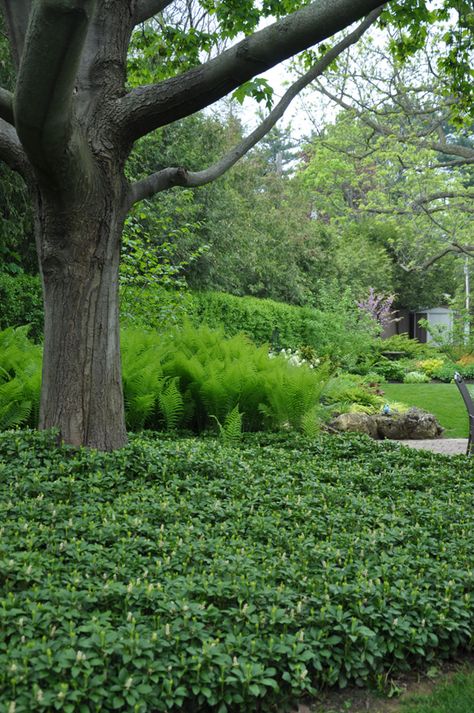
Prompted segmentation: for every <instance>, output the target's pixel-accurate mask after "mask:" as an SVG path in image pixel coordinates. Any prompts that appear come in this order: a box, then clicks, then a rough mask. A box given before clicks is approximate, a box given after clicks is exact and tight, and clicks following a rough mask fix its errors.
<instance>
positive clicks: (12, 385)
mask: <svg viewBox="0 0 474 713" xmlns="http://www.w3.org/2000/svg"><path fill="white" fill-rule="evenodd" d="M31 409H32V402H31V401H29V400H28V399H26V398H25V397H24V393H23V383H22V382H21V380H20V379H19V378H18V377H16V378H14V379H11V381H7V382H6V383H5V384H1V385H0V430H2V431H3V430H6V429H8V428H16V427H17V426H23V425H26V424H27V422H28V419H29V417H30V414H31Z"/></svg>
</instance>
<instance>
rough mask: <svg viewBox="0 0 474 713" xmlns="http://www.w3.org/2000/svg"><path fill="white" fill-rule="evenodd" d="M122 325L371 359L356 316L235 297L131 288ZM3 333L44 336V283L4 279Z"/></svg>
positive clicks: (0, 281)
mask: <svg viewBox="0 0 474 713" xmlns="http://www.w3.org/2000/svg"><path fill="white" fill-rule="evenodd" d="M121 302H122V313H123V314H122V317H123V322H124V324H126V325H127V324H129V325H135V326H143V327H146V328H147V329H150V328H152V329H169V328H170V326H176V325H179V324H183V323H184V322H186V320H189V321H191V322H192V323H193V324H195V325H200V324H206V325H207V326H209V327H211V328H222V329H224V332H225V333H226V334H227V335H228V336H233V335H235V334H238V333H241V332H243V333H244V334H246V335H247V336H249V337H250V338H251V339H252V340H253V341H254V342H255V343H256V344H264V343H266V344H271V343H272V342H273V345H274V346H275V347H278V348H289V349H298V348H300V347H302V346H310V347H312V348H313V349H315V350H316V352H317V354H318V355H319V356H327V357H329V358H330V359H331V360H332V362H333V363H334V364H336V365H338V364H340V365H342V366H345V367H348V368H351V367H353V366H354V365H355V364H356V363H357V362H358V360H359V359H361V358H363V357H364V356H366V355H368V354H369V353H370V350H371V347H372V345H373V339H372V337H371V336H370V335H369V333H368V331H367V328H366V325H364V323H363V321H360V320H359V319H358V317H357V313H356V311H354V313H353V314H348V313H347V312H345V311H344V310H343V309H341V311H340V312H324V311H321V310H317V309H313V308H311V307H295V306H291V305H287V304H284V303H281V302H275V301H273V300H267V299H259V298H256V297H235V296H234V295H229V294H226V293H223V292H185V293H184V294H180V293H179V292H173V291H166V290H159V291H155V292H148V293H147V291H146V290H143V289H132V288H129V287H127V288H126V289H125V290H123V293H122V299H121ZM0 303H1V305H2V308H1V313H0V328H2V329H5V328H6V327H10V326H19V325H22V324H30V325H31V332H30V333H31V336H32V337H33V338H35V339H38V338H39V337H40V336H41V335H42V331H43V306H42V296H41V285H40V280H39V278H37V277H31V276H28V275H21V276H19V277H11V276H10V275H0Z"/></svg>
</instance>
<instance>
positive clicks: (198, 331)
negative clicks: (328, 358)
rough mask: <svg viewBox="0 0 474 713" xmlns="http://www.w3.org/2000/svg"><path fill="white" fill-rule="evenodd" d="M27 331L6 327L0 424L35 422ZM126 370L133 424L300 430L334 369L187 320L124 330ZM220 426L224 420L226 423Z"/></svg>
mask: <svg viewBox="0 0 474 713" xmlns="http://www.w3.org/2000/svg"><path fill="white" fill-rule="evenodd" d="M26 330H27V328H26V327H24V328H20V329H17V330H13V329H7V330H5V331H4V332H0V366H1V367H2V371H1V372H0V378H2V380H3V381H4V382H5V383H3V384H1V383H0V419H2V420H1V421H0V428H3V429H5V428H11V427H13V426H17V425H31V426H35V425H36V424H37V417H38V402H39V392H40V381H41V349H40V348H39V347H36V346H35V345H33V344H32V343H31V342H29V340H28V338H27V336H26ZM122 371H123V390H124V399H125V417H126V423H127V427H128V428H129V429H130V430H132V431H139V430H142V429H143V428H148V429H150V428H151V429H157V428H166V429H167V430H174V429H176V428H178V427H180V428H183V427H185V428H190V429H192V430H193V431H195V432H201V431H203V430H205V429H209V428H213V427H214V428H215V425H216V422H217V423H218V424H219V428H220V429H221V431H222V430H223V432H224V433H225V434H226V435H228V436H229V437H234V435H235V434H236V433H237V432H238V433H240V432H241V430H245V431H255V430H259V429H265V428H267V429H279V428H282V427H285V428H288V427H291V428H293V429H301V428H302V423H303V417H304V416H305V415H306V413H307V412H310V411H311V412H312V413H313V415H314V413H315V412H314V408H315V406H317V404H318V403H319V400H320V396H321V393H322V389H323V387H324V385H325V383H326V381H327V378H328V366H327V365H324V366H322V367H320V368H318V369H313V368H310V367H309V366H307V365H303V366H298V367H297V366H293V365H291V364H289V363H288V362H287V360H286V359H284V358H283V357H277V358H274V359H270V358H269V355H268V347H266V346H263V347H256V346H255V345H254V344H253V343H252V342H251V341H250V340H249V339H248V338H247V337H245V336H244V335H236V336H234V337H232V338H230V339H226V338H225V337H224V335H223V333H222V332H221V331H217V330H211V329H209V328H207V327H200V328H194V327H191V326H189V325H187V326H185V327H182V328H181V329H179V330H176V331H174V332H168V333H166V334H164V335H159V334H158V333H156V332H153V333H149V332H143V331H138V330H125V331H124V332H123V335H122ZM220 424H224V425H223V426H221V425H220Z"/></svg>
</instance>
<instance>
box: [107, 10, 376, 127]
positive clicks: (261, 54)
mask: <svg viewBox="0 0 474 713" xmlns="http://www.w3.org/2000/svg"><path fill="white" fill-rule="evenodd" d="M384 4H385V3H381V2H380V0H318V2H313V3H311V4H309V5H305V6H304V7H302V8H300V9H299V10H297V11H295V12H293V13H291V14H290V15H288V16H287V17H284V18H283V19H281V20H279V21H278V22H275V23H274V24H272V25H269V26H268V27H265V28H264V29H263V30H260V31H259V32H255V33H254V34H253V35H251V36H249V37H246V38H245V39H244V40H242V41H241V42H239V43H238V44H236V45H234V47H231V48H230V49H228V50H226V51H225V52H222V53H221V54H220V55H219V56H218V57H215V58H214V59H211V60H209V61H208V62H206V63H205V64H203V65H200V66H199V67H195V68H193V69H191V70H189V71H188V72H184V73H183V74H181V75H178V76H177V77H172V78H170V79H167V80H165V81H163V82H160V83H158V84H152V85H149V86H145V87H138V88H136V89H133V90H132V91H131V92H129V93H128V94H127V95H126V96H124V97H123V98H121V99H119V100H118V101H117V105H116V109H117V120H118V123H119V126H121V128H122V131H123V134H124V135H125V136H126V138H127V139H128V140H135V139H137V138H139V137H140V136H143V135H145V134H147V133H149V132H150V131H153V130H154V129H157V128H158V127H160V126H164V125H165V124H169V123H171V122H172V121H176V120H177V119H181V118H183V117H185V116H189V115H190V114H193V113H195V112H197V111H199V110H200V109H203V108H204V107H206V106H209V105H210V104H212V103H213V102H215V101H217V100H218V99H221V98H222V97H224V96H226V95H227V94H229V92H231V91H233V90H234V89H236V88H237V87H238V86H240V85H241V84H243V83H244V82H246V81H248V80H249V79H252V77H254V76H255V75H256V74H259V73H261V72H264V71H266V70H267V69H270V68H271V67H274V66H275V65H276V64H279V63H280V62H282V61H283V60H285V59H287V58H288V57H292V56H294V55H295V54H297V53H298V52H301V51H302V50H304V49H307V48H308V47H312V46H313V45H315V44H317V43H319V42H321V41H322V40H324V39H327V38H328V37H331V36H332V35H334V34H335V33H336V32H339V31H340V30H342V29H344V28H345V27H347V26H348V25H350V24H352V23H353V22H356V21H357V20H359V19H361V18H362V17H364V16H365V15H367V14H368V13H370V12H372V10H375V9H376V8H377V7H380V6H381V5H384Z"/></svg>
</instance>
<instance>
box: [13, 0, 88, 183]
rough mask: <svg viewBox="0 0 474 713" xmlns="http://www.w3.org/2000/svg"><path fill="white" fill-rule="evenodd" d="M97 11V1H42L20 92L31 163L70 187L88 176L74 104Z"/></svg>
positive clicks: (20, 125)
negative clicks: (91, 22) (79, 175)
mask: <svg viewBox="0 0 474 713" xmlns="http://www.w3.org/2000/svg"><path fill="white" fill-rule="evenodd" d="M93 7H94V0H37V2H36V4H35V5H34V7H33V10H32V15H31V18H30V23H29V26H28V33H27V37H26V41H25V49H24V53H23V57H22V62H21V65H20V71H19V74H18V80H17V89H16V93H15V102H14V113H15V125H16V128H17V132H18V136H19V138H20V140H21V143H22V144H23V146H24V148H25V151H26V153H27V155H28V157H29V159H30V161H31V163H32V164H33V166H34V167H35V169H36V171H37V172H38V174H39V175H40V176H41V177H43V178H47V179H48V180H51V179H52V178H53V179H57V178H58V177H59V179H60V180H61V181H63V180H64V179H67V182H68V183H69V179H70V178H72V175H69V174H70V173H71V174H72V173H77V171H75V169H78V168H79V169H81V173H82V175H84V174H85V171H84V169H85V163H86V162H87V157H88V156H90V154H89V150H88V147H87V146H86V144H85V141H83V140H82V139H81V137H80V136H79V134H78V133H77V130H76V131H75V129H74V125H73V119H72V101H73V91H74V84H75V79H76V74H77V70H78V66H79V61H80V57H81V51H82V47H83V44H84V40H85V37H86V33H87V27H88V23H89V20H90V16H91V13H92V10H93ZM74 178H77V176H76V175H74ZM62 187H63V188H64V187H65V186H62Z"/></svg>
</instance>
